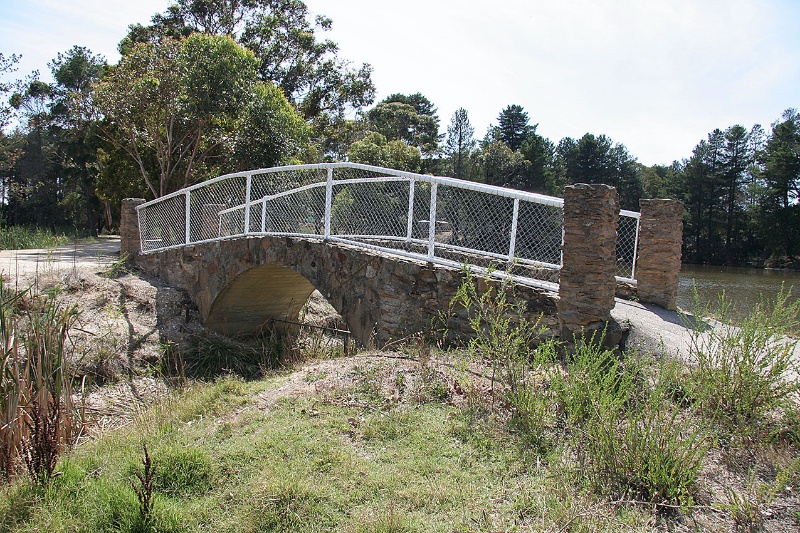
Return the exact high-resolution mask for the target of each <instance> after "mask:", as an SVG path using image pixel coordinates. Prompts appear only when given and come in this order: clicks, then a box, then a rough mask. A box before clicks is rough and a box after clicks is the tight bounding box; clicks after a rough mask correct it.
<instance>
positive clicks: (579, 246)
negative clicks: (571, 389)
mask: <svg viewBox="0 0 800 533" xmlns="http://www.w3.org/2000/svg"><path fill="white" fill-rule="evenodd" d="M618 220H619V195H618V194H617V190H616V189H615V188H614V187H610V186H608V185H588V184H585V183H578V184H575V185H571V186H568V187H566V188H565V190H564V242H563V245H562V253H563V260H562V267H561V275H560V282H559V291H558V293H559V297H560V299H559V302H558V319H559V325H560V328H561V338H562V339H563V340H565V341H568V342H569V341H572V340H573V338H575V337H576V336H584V335H591V334H592V333H593V332H595V331H603V330H606V329H607V328H608V326H609V324H610V323H611V322H612V319H611V309H612V308H613V307H614V293H615V290H616V279H615V278H614V274H615V272H616V239H617V236H616V231H617V223H618ZM611 329H615V328H611ZM615 340H616V339H607V342H609V343H611V344H613V343H614V342H615Z"/></svg>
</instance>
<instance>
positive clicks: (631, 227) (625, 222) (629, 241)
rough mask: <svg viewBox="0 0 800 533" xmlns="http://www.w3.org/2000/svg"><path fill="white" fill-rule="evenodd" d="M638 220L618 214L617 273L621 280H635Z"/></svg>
mask: <svg viewBox="0 0 800 533" xmlns="http://www.w3.org/2000/svg"><path fill="white" fill-rule="evenodd" d="M638 232H639V218H638V217H636V216H630V215H625V214H623V213H620V215H619V224H618V225H617V273H616V275H617V276H619V277H621V278H626V279H635V276H636V272H635V271H634V268H635V264H636V246H637V237H638Z"/></svg>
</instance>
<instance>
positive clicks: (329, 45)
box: [120, 0, 375, 120]
mask: <svg viewBox="0 0 800 533" xmlns="http://www.w3.org/2000/svg"><path fill="white" fill-rule="evenodd" d="M331 27H332V21H331V19H329V18H327V17H324V16H316V17H314V18H313V20H312V19H311V16H310V13H309V11H308V7H307V6H306V5H305V4H304V3H303V2H302V1H300V0H177V1H175V2H174V3H173V4H172V5H171V6H170V7H169V8H168V9H167V10H166V12H164V13H161V14H156V15H155V16H153V18H152V24H151V25H149V26H142V25H140V24H137V25H132V26H130V28H129V33H128V35H127V37H126V38H125V39H124V40H123V41H122V42H121V43H120V51H121V52H122V53H123V54H127V53H128V52H129V51H131V50H132V49H133V46H134V45H135V44H136V43H142V42H156V41H158V40H159V39H161V38H162V37H164V36H167V37H171V38H173V39H180V38H185V37H188V36H189V35H191V34H192V33H195V32H199V33H205V34H209V35H226V36H229V37H231V38H233V39H235V40H236V41H237V42H238V43H240V44H241V45H243V46H244V47H246V48H248V49H249V50H251V51H252V52H253V53H254V54H255V57H256V59H257V65H256V72H257V74H258V76H259V77H260V79H261V80H262V81H269V82H271V83H273V84H274V85H276V86H277V87H279V88H280V89H281V90H282V91H283V92H284V94H285V96H286V98H287V99H288V100H289V102H290V103H291V104H292V105H294V106H295V107H296V108H297V109H298V111H299V112H300V113H301V114H302V115H303V117H304V118H305V119H306V120H312V119H315V118H317V117H319V116H320V115H330V116H331V117H339V118H340V119H341V117H343V116H344V114H345V113H346V112H347V110H352V109H356V110H358V109H361V108H362V107H364V106H367V105H369V104H371V103H372V102H373V100H374V98H375V86H374V84H373V82H372V79H371V74H372V67H370V65H369V64H366V63H365V64H362V65H361V66H360V67H358V68H352V67H351V66H350V64H349V63H348V62H347V61H345V60H343V59H341V58H339V57H338V51H339V50H338V45H337V44H336V43H335V42H333V41H332V40H330V39H321V38H320V35H321V34H323V33H324V32H327V31H329V30H330V29H331Z"/></svg>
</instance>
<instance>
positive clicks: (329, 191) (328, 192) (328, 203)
mask: <svg viewBox="0 0 800 533" xmlns="http://www.w3.org/2000/svg"><path fill="white" fill-rule="evenodd" d="M332 204H333V168H329V169H328V182H327V183H326V184H325V235H323V238H324V239H325V240H328V239H329V238H330V236H331V207H332Z"/></svg>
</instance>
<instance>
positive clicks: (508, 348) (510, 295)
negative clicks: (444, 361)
mask: <svg viewBox="0 0 800 533" xmlns="http://www.w3.org/2000/svg"><path fill="white" fill-rule="evenodd" d="M450 307H451V308H453V309H456V308H462V309H464V310H466V312H467V318H468V321H469V324H470V328H471V330H472V334H473V337H472V338H471V339H470V341H469V345H468V347H469V351H470V353H471V354H472V355H473V357H478V358H482V359H485V360H488V361H490V362H491V364H492V374H491V381H492V390H494V382H495V378H496V377H498V372H499V373H500V374H501V375H500V376H499V377H501V379H502V380H503V382H504V384H505V385H506V386H508V387H510V388H511V389H513V388H514V387H516V385H517V383H519V382H520V381H521V380H520V378H521V376H520V372H521V371H524V364H522V365H520V363H524V362H526V361H527V360H528V356H529V354H530V350H531V347H532V346H533V345H534V344H535V342H536V341H538V339H539V337H540V334H541V328H539V320H538V319H536V320H531V319H530V318H528V313H527V311H526V309H525V304H524V302H522V301H517V300H515V298H514V285H513V284H512V283H510V282H498V281H496V280H492V279H491V278H490V277H489V275H487V277H486V278H485V279H476V278H475V277H474V276H473V274H472V273H471V272H470V271H469V270H466V269H465V270H464V281H463V282H462V283H461V285H460V286H459V288H458V290H457V291H456V295H455V296H454V297H453V299H452V301H451V302H450ZM451 314H452V311H451Z"/></svg>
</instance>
